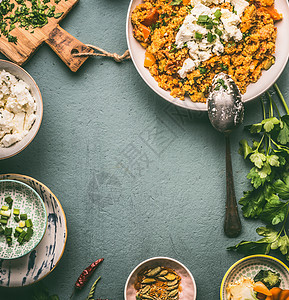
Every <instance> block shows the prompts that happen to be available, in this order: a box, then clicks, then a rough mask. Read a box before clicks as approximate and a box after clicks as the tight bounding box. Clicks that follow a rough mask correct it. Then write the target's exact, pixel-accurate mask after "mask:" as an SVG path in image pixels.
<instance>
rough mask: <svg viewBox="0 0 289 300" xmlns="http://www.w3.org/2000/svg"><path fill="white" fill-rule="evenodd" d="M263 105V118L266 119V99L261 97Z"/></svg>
mask: <svg viewBox="0 0 289 300" xmlns="http://www.w3.org/2000/svg"><path fill="white" fill-rule="evenodd" d="M261 105H262V111H263V119H264V120H265V119H266V109H265V104H264V100H263V99H261Z"/></svg>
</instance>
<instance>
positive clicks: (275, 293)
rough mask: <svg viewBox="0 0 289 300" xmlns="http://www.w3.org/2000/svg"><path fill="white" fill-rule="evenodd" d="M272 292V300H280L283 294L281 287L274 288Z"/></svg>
mask: <svg viewBox="0 0 289 300" xmlns="http://www.w3.org/2000/svg"><path fill="white" fill-rule="evenodd" d="M270 292H271V293H272V299H273V300H278V299H279V295H280V293H281V292H282V289H280V288H279V287H273V288H272V289H271V290H270Z"/></svg>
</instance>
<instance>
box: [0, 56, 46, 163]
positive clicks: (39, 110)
mask: <svg viewBox="0 0 289 300" xmlns="http://www.w3.org/2000/svg"><path fill="white" fill-rule="evenodd" d="M0 70H1V71H2V70H5V71H7V72H9V73H11V74H12V75H14V76H15V77H16V78H18V79H22V80H23V81H24V82H26V83H27V84H28V85H29V87H30V93H31V95H32V96H33V97H34V98H35V101H36V106H37V107H36V112H35V114H36V120H35V122H34V124H33V125H32V127H31V129H30V130H29V132H28V134H27V135H26V136H25V137H24V138H23V139H22V140H21V141H19V142H17V143H15V144H13V145H11V146H10V147H7V148H2V147H0V160H1V159H6V158H9V157H12V156H14V155H16V154H18V153H19V152H21V151H22V150H24V149H25V148H26V147H27V146H28V145H29V144H30V143H31V142H32V141H33V139H34V137H35V136H36V134H37V132H38V130H39V128H40V125H41V122H42V116H43V101H42V96H41V92H40V90H39V87H38V85H37V84H36V82H35V81H34V79H33V78H32V77H31V75H30V74H29V73H28V72H26V71H25V70H24V69H23V68H21V67H19V66H18V65H16V64H14V63H12V62H10V61H8V60H2V59H0Z"/></svg>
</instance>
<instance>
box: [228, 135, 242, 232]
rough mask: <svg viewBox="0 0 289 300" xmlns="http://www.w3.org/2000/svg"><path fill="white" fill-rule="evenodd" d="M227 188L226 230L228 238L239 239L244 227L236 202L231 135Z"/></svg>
mask: <svg viewBox="0 0 289 300" xmlns="http://www.w3.org/2000/svg"><path fill="white" fill-rule="evenodd" d="M226 186H227V200H226V214H225V224H224V230H225V234H226V235H227V236H228V237H237V236H238V235H239V234H240V233H241V230H242V225H241V221H240V217H239V213H238V207H237V202H236V195H235V188H234V178H233V170H232V159H231V149H230V137H229V135H226Z"/></svg>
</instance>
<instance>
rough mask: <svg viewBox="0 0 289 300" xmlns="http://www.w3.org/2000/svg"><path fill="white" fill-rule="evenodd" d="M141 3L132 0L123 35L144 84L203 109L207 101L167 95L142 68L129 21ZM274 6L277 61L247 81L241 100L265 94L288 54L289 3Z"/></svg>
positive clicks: (141, 53) (175, 101)
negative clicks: (276, 15)
mask: <svg viewBox="0 0 289 300" xmlns="http://www.w3.org/2000/svg"><path fill="white" fill-rule="evenodd" d="M140 3H143V1H142V0H131V2H130V5H129V9H128V14H127V20H126V37H127V43H128V48H129V51H130V55H131V58H132V61H133V63H134V65H135V67H136V69H137V71H138V72H139V74H140V76H141V77H142V78H143V80H144V81H145V82H146V83H147V85H148V86H149V87H150V88H151V89H152V90H154V91H155V92H156V93H157V94H158V95H160V96H161V97H163V98H164V99H165V100H167V101H169V102H171V103H173V104H175V105H178V106H181V107H183V108H187V109H191V110H200V111H206V110H207V104H206V103H196V102H192V101H191V99H190V98H189V97H186V98H185V100H180V99H178V98H174V97H172V96H171V95H170V92H168V91H165V90H164V89H162V88H160V87H159V86H158V83H157V82H156V81H155V79H154V78H153V77H152V76H151V74H150V72H149V70H148V69H147V68H145V67H144V57H145V49H144V48H143V47H142V46H141V44H140V43H139V42H138V41H137V40H136V39H135V38H134V37H133V28H132V24H131V21H130V19H131V13H132V11H133V10H134V9H135V7H136V6H137V5H139V4H140ZM275 7H276V9H277V10H278V11H279V12H280V13H282V15H283V20H281V21H279V22H276V27H277V39H276V52H275V57H276V62H275V64H274V65H273V66H272V67H271V68H270V69H269V70H268V71H263V72H262V76H261V78H260V79H259V80H258V81H257V82H256V83H253V84H250V85H249V86H248V88H247V92H246V93H245V94H244V95H243V101H244V102H247V101H250V100H253V99H255V98H256V97H258V96H260V95H261V94H262V93H264V92H265V91H266V90H267V89H268V88H270V86H272V84H273V83H274V82H275V81H276V80H277V79H278V77H279V76H280V75H281V73H282V71H283V70H284V68H285V66H286V63H287V60H288V56H289V37H288V28H289V5H288V1H287V0H276V1H275Z"/></svg>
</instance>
